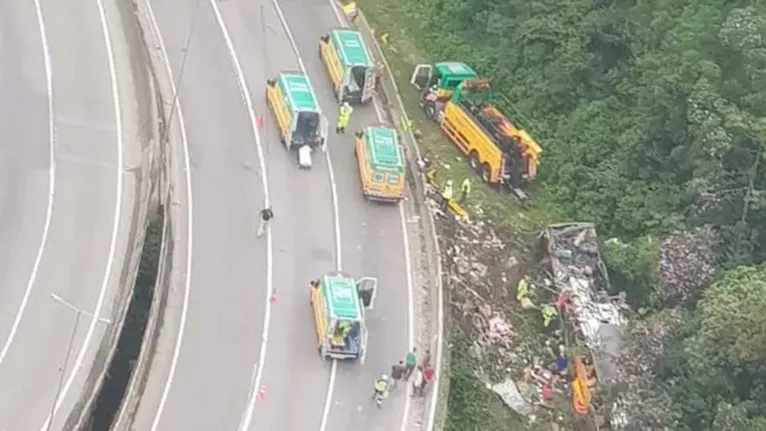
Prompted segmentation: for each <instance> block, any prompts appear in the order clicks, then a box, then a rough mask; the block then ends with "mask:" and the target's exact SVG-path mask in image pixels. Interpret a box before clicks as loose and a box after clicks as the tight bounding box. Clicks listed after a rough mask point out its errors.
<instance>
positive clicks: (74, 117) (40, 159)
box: [0, 0, 138, 430]
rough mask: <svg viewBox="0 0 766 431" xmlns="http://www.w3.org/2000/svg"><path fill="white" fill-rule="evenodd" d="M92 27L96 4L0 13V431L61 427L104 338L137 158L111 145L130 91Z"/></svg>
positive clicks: (10, 6) (117, 59)
mask: <svg viewBox="0 0 766 431" xmlns="http://www.w3.org/2000/svg"><path fill="white" fill-rule="evenodd" d="M40 11H42V18H43V22H44V24H43V25H42V26H41V25H40V21H39V18H40ZM105 18H106V19H104V20H102V16H101V14H100V9H99V3H97V1H96V0H91V1H83V2H67V3H62V2H56V1H52V0H42V1H41V2H40V4H39V3H37V2H34V1H23V2H20V1H5V2H2V3H1V4H0V113H1V114H2V119H3V120H2V122H0V348H1V349H2V350H1V351H0V429H7V430H37V429H41V428H42V427H44V426H45V425H46V423H47V422H48V417H49V415H51V414H52V413H55V415H54V416H53V417H54V420H53V422H52V427H51V429H61V428H62V426H63V425H62V424H63V421H64V420H65V419H66V416H67V415H68V414H69V412H70V411H71V409H72V407H73V405H74V404H75V402H76V401H77V400H78V399H79V397H80V395H81V393H80V392H81V390H82V386H83V384H84V382H85V379H86V376H87V375H88V373H89V372H90V371H91V363H92V362H93V360H94V357H95V353H96V347H97V346H98V344H99V343H100V341H101V339H102V337H103V335H104V333H105V332H106V331H107V330H109V326H110V321H111V320H110V319H111V313H112V311H113V302H114V299H115V298H116V297H117V288H118V286H117V283H116V281H117V278H118V275H119V274H118V273H120V272H121V271H122V265H121V263H120V261H121V258H122V256H123V255H124V254H125V250H126V247H127V242H128V238H127V236H128V235H127V230H128V229H127V226H128V224H129V223H128V222H129V220H130V216H131V214H132V211H133V208H134V202H133V199H132V198H133V196H132V195H133V193H132V190H133V187H134V182H133V181H132V180H131V175H129V174H125V173H123V166H121V165H120V162H125V163H130V162H135V161H136V160H137V158H136V157H135V154H136V151H135V142H134V140H133V139H125V140H124V142H123V140H122V139H119V137H121V136H123V137H124V136H125V135H127V134H132V135H133V136H135V134H136V133H137V132H138V126H137V124H135V123H136V122H135V121H134V119H135V118H136V114H135V112H127V111H126V112H124V113H123V115H121V116H120V121H119V122H118V121H117V115H116V110H115V107H116V103H117V102H116V100H118V99H119V96H120V94H121V93H130V92H132V91H133V89H132V88H129V87H130V83H131V81H130V78H129V75H130V72H129V71H127V70H126V67H127V62H126V61H125V57H124V55H123V54H124V49H123V48H124V47H117V46H115V47H114V52H113V54H114V55H113V56H110V55H109V54H108V50H107V40H106V38H105V35H104V32H103V27H102V24H107V25H108V26H109V30H110V32H111V33H112V35H113V36H114V34H115V33H116V34H119V32H120V31H121V28H120V27H119V18H118V17H115V16H114V14H111V15H109V16H105ZM114 22H116V23H117V24H116V25H112V24H113V23H114ZM41 27H42V29H44V31H41ZM43 35H45V36H43ZM120 36H121V35H120ZM115 40H118V43H119V40H122V38H121V37H116V38H115ZM109 46H110V47H112V46H111V45H109ZM46 56H47V57H48V58H49V65H50V67H49V68H47V67H46ZM110 59H112V60H114V61H113V62H112V63H111V64H110ZM126 76H127V77H126ZM123 77H125V78H123ZM48 78H50V88H49V83H48ZM115 90H118V91H117V93H116V94H115ZM51 92H52V93H51ZM51 105H52V111H51V108H50V106H51ZM118 123H120V124H118ZM52 130H55V133H51V131H52ZM120 131H122V132H123V133H124V135H121V134H120ZM54 144H55V150H54V151H53V152H52V148H53V147H52V146H53V145H54ZM52 158H53V159H54V160H55V163H52V161H51V160H52ZM54 167H55V169H54ZM118 178H119V180H118ZM94 315H95V317H96V318H94ZM56 400H58V402H55V401H56Z"/></svg>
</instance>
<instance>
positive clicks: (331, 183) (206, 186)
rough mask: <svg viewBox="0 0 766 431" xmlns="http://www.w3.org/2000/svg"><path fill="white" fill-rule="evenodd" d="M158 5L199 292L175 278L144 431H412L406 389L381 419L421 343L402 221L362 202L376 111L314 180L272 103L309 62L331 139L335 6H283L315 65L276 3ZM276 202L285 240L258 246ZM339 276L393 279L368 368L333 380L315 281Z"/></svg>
mask: <svg viewBox="0 0 766 431" xmlns="http://www.w3.org/2000/svg"><path fill="white" fill-rule="evenodd" d="M151 5H152V10H153V14H154V17H155V18H156V23H157V27H158V30H159V32H160V33H161V35H162V38H163V40H164V45H165V51H166V52H167V57H168V59H169V63H170V67H171V69H172V74H173V79H174V80H175V81H176V83H177V85H178V86H179V101H180V104H179V106H180V109H179V110H178V113H179V114H181V115H177V116H176V118H175V119H174V120H175V121H177V122H178V121H180V118H179V117H181V118H182V119H183V123H184V124H185V132H186V136H187V140H186V141H187V143H188V147H189V153H190V165H191V166H190V169H191V191H192V193H191V196H192V198H193V202H194V204H193V207H192V211H193V215H194V222H193V226H192V229H191V236H192V237H193V244H194V247H193V259H192V265H191V269H190V270H189V283H188V285H185V284H184V283H183V282H181V279H183V278H185V277H184V274H182V273H179V274H177V275H176V278H177V282H176V283H174V286H177V287H178V288H174V290H173V292H172V295H173V298H174V299H173V298H171V299H170V302H171V303H172V304H173V305H172V306H170V307H168V310H167V312H166V322H165V324H164V326H163V333H162V335H161V340H160V343H159V345H160V346H161V347H160V348H159V349H158V352H157V354H156V355H155V358H154V361H153V364H152V369H151V372H150V374H149V378H148V382H147V386H146V388H145V390H144V395H143V397H142V400H141V403H140V405H139V408H138V412H137V414H136V416H135V420H134V423H133V426H132V428H133V429H136V430H139V429H140V430H151V431H155V430H172V429H184V430H195V431H196V430H199V431H208V430H211V429H226V430H235V429H239V430H241V431H244V430H245V429H248V430H298V431H300V430H311V429H320V427H321V426H323V428H324V429H326V430H332V431H335V430H339V431H340V430H359V429H369V430H396V429H400V427H401V423H402V415H403V408H404V404H405V399H406V398H405V394H404V391H403V390H399V391H398V392H396V393H394V394H393V395H392V397H391V398H390V399H389V400H387V402H386V404H385V405H384V408H383V409H382V410H378V409H377V408H376V407H375V406H374V404H373V403H372V401H371V400H370V395H371V391H372V385H373V382H374V380H375V378H376V377H378V376H379V375H380V374H381V373H382V372H388V370H389V368H390V365H391V364H392V363H394V362H395V361H396V360H399V359H403V358H404V355H405V354H406V350H407V345H408V294H407V289H408V286H407V276H406V272H405V261H404V257H403V256H404V246H403V239H402V231H401V224H402V222H401V219H400V213H399V209H398V208H397V207H396V206H387V205H379V204H374V203H370V202H367V201H365V200H364V199H363V197H362V195H361V192H360V188H359V179H358V173H357V169H356V166H355V160H354V152H353V135H352V134H351V133H350V132H352V131H354V130H359V129H361V128H363V127H364V126H366V125H369V124H372V123H375V122H377V117H376V115H375V111H374V109H373V107H372V106H366V107H358V108H357V109H356V110H355V113H354V116H353V118H352V120H351V125H350V127H349V134H347V135H344V136H336V135H335V134H334V132H333V131H332V130H331V135H330V137H329V139H328V144H329V153H328V154H329V156H330V157H329V158H326V156H325V154H323V153H315V154H314V161H315V164H314V167H313V168H312V169H311V170H299V169H298V168H297V166H296V160H295V156H294V155H291V154H288V153H287V152H286V151H285V150H284V148H283V147H282V146H281V144H280V143H279V141H278V138H277V133H276V128H275V125H274V122H273V119H272V116H271V114H270V112H269V111H268V108H267V106H266V102H265V82H266V80H267V79H269V78H272V77H273V76H274V75H276V74H277V73H278V72H279V71H289V70H293V71H294V70H298V69H299V68H300V67H301V64H303V65H305V67H306V68H307V72H308V74H309V76H310V79H311V81H312V84H313V86H314V88H315V91H316V92H317V96H318V97H319V100H320V104H321V106H322V108H323V110H325V112H326V114H327V117H328V119H329V121H330V123H331V127H330V128H331V129H333V127H332V126H334V122H335V120H336V116H337V108H338V105H337V102H335V99H334V97H333V95H332V92H331V89H330V85H329V83H328V79H327V78H326V76H325V75H324V69H323V66H322V64H321V62H320V60H319V59H318V56H317V52H318V41H319V37H320V36H322V35H323V34H324V33H326V32H327V31H328V30H329V29H331V28H333V27H337V26H338V23H337V21H336V18H335V15H334V14H333V11H332V8H331V7H330V4H329V3H325V2H324V1H320V0H315V1H314V0H311V1H309V0H300V1H298V0H291V1H286V2H282V3H280V5H281V7H282V9H283V12H284V15H285V17H286V21H287V25H288V28H289V29H290V32H291V33H292V34H293V37H294V40H295V42H296V43H297V45H298V47H299V54H300V57H301V58H302V62H299V61H298V57H297V56H296V54H295V52H294V51H293V48H292V45H291V42H290V38H289V37H288V33H287V32H286V31H285V29H284V28H283V26H282V24H281V21H280V17H279V15H278V14H277V10H276V9H275V7H274V6H273V4H272V3H271V2H269V1H268V0H257V1H250V2H242V1H233V0H231V1H221V2H216V3H214V4H213V3H211V2H210V1H209V0H201V1H197V0H162V1H152V2H151ZM197 8H198V9H197ZM217 13H219V15H218V16H217ZM221 24H223V25H221ZM192 28H193V31H191V32H190V29H192ZM224 29H225V31H224ZM190 34H191V37H189V35H190ZM187 43H188V44H187ZM158 49H160V48H159V47H158ZM232 50H233V51H234V52H235V53H236V57H237V60H238V64H237V63H236V62H232V58H231V51H232ZM182 69H183V74H182V75H181V70H182ZM240 72H241V74H240ZM179 75H181V78H180V79H179ZM240 80H243V81H244V82H245V84H246V87H247V89H248V90H249V93H248V95H249V96H250V99H251V105H252V111H251V110H250V109H248V103H247V99H246V98H243V95H242V93H241V91H240V90H241V88H242V87H243V86H242V85H241V82H240ZM259 118H263V121H262V127H258V126H260V125H261V121H259ZM254 119H255V120H254ZM252 123H255V124H256V129H257V131H258V133H257V136H256V134H255V133H254V132H253V128H252V127H251V126H252ZM174 127H176V129H177V130H178V133H176V135H181V134H182V133H181V132H182V131H181V130H180V127H179V125H178V124H176V125H175V126H174ZM175 138H176V139H174V142H175V143H176V145H182V144H183V143H182V142H181V141H182V139H180V136H176V137H175ZM259 145H260V148H261V150H262V151H261V152H262V153H263V158H262V159H261V158H260V157H259V151H258V149H259ZM328 161H329V163H328ZM179 164H180V161H179ZM262 165H264V166H265V167H266V173H267V175H266V177H267V182H268V187H265V186H266V185H265V184H264V182H263V178H262V171H261V166H262ZM331 173H332V176H331V175H330V174H331ZM266 193H268V197H269V200H270V203H271V206H272V207H273V208H274V212H275V218H274V221H273V223H272V225H271V238H270V239H269V238H268V237H262V238H255V229H256V227H257V217H258V215H257V213H258V211H259V210H260V209H261V208H262V207H263V205H264V200H265V198H266ZM334 193H335V195H334ZM334 198H335V199H334ZM334 202H335V203H334ZM181 205H185V204H184V203H181ZM336 226H340V231H339V232H336ZM338 239H339V241H338ZM338 251H340V252H338ZM270 256H271V257H270ZM268 262H271V265H269V264H268ZM338 268H340V269H342V270H343V271H344V272H346V273H348V274H349V275H351V276H354V277H362V276H374V277H377V278H378V279H379V281H380V291H379V293H378V296H377V299H376V304H375V310H373V311H371V312H370V313H369V314H368V326H369V330H370V340H369V346H368V354H367V358H366V362H365V363H364V364H360V363H338V364H337V366H333V363H332V362H331V361H322V360H321V359H320V358H319V356H318V354H317V349H316V337H315V335H314V334H315V333H314V328H313V321H312V318H311V311H310V305H309V300H308V299H309V291H308V289H309V288H308V281H309V280H311V279H312V278H316V277H317V276H319V275H322V274H324V273H327V272H329V271H332V270H336V269H338ZM181 272H183V271H181ZM187 288H188V290H187ZM272 288H273V289H275V292H276V295H275V297H274V298H273V299H274V300H273V301H272V300H270V299H269V296H270V295H269V291H270V289H272ZM186 293H188V306H187V307H184V305H183V304H184V301H183V300H182V299H181V298H182V297H184V295H185V294H186ZM267 310H268V311H267ZM264 332H265V333H267V334H268V339H267V340H266V342H264V341H263V337H262V334H263V333H264ZM179 337H180V338H179ZM179 339H180V340H181V342H180V343H179V342H178V341H179ZM176 346H178V347H180V348H179V349H178V350H177V353H178V354H177V355H174V353H175V352H176V350H175V347H176ZM166 387H167V390H164V388H166ZM328 397H329V399H328Z"/></svg>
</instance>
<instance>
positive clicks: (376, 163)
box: [355, 126, 406, 202]
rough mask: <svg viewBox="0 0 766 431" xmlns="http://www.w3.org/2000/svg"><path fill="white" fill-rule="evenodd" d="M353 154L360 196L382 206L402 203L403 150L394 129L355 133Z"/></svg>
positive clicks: (380, 127) (372, 128) (403, 178)
mask: <svg viewBox="0 0 766 431" xmlns="http://www.w3.org/2000/svg"><path fill="white" fill-rule="evenodd" d="M355 152H356V159H357V163H358V166H359V177H360V180H361V181H360V182H361V186H362V193H363V194H364V195H365V196H366V197H367V198H368V199H370V200H377V201H383V202H399V201H401V200H402V199H404V189H405V175H406V169H405V159H404V150H403V149H402V146H401V143H400V142H399V136H398V134H397V132H396V130H395V129H393V128H391V127H385V126H376V127H368V128H366V129H365V130H364V131H363V132H358V133H357V134H356V149H355Z"/></svg>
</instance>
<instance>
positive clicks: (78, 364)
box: [40, 0, 124, 430]
mask: <svg viewBox="0 0 766 431" xmlns="http://www.w3.org/2000/svg"><path fill="white" fill-rule="evenodd" d="M96 3H97V5H98V15H99V20H100V21H101V31H102V33H103V37H104V43H105V45H106V56H107V60H108V63H109V78H110V81H111V87H112V102H113V103H114V120H115V125H116V133H117V166H118V168H117V194H116V196H115V204H114V219H113V224H112V236H111V240H110V242H109V255H108V258H107V261H106V268H105V269H104V278H103V279H102V280H101V290H100V291H99V293H98V299H96V307H95V308H94V310H93V315H94V316H95V317H96V319H91V321H90V325H88V331H87V332H86V333H85V339H84V340H83V342H82V347H80V352H79V353H78V354H77V358H76V359H75V361H74V363H73V364H72V371H71V372H70V373H69V378H67V381H66V383H65V384H64V387H63V388H61V391H60V393H59V395H58V397H57V399H56V403H55V404H54V406H53V411H52V412H51V414H50V415H48V418H47V419H46V420H45V423H44V424H43V426H42V427H41V428H40V429H41V430H46V429H47V428H48V425H49V424H50V423H51V422H52V421H53V417H54V416H55V415H56V412H58V409H59V407H61V403H62V402H63V401H64V398H66V395H67V393H68V392H69V390H70V389H71V387H72V384H73V383H74V379H75V377H77V371H78V370H79V369H80V368H82V366H83V361H84V360H85V354H86V353H87V351H88V345H89V344H90V341H91V339H92V338H93V334H94V333H95V332H96V325H97V324H98V323H99V321H98V319H97V318H98V316H100V315H101V309H102V308H103V307H104V299H105V298H106V291H107V289H108V287H109V281H110V278H111V275H112V265H114V260H115V252H116V249H117V236H118V233H119V231H120V217H121V212H122V176H123V172H122V166H123V165H124V161H123V141H122V107H121V106H120V92H119V88H118V84H117V71H116V67H115V63H114V51H113V50H112V38H111V35H110V34H109V25H108V24H107V20H106V11H105V10H104V3H103V0H96Z"/></svg>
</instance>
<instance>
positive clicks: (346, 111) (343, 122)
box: [335, 102, 354, 134]
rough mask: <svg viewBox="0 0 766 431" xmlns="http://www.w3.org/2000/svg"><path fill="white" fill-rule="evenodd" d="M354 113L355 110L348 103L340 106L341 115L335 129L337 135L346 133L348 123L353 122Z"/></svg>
mask: <svg viewBox="0 0 766 431" xmlns="http://www.w3.org/2000/svg"><path fill="white" fill-rule="evenodd" d="M352 112H354V108H352V107H351V105H349V104H348V102H343V105H341V106H340V114H338V124H337V125H336V127H335V133H338V134H340V133H344V132H345V131H346V127H347V126H348V122H349V121H351V113H352Z"/></svg>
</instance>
